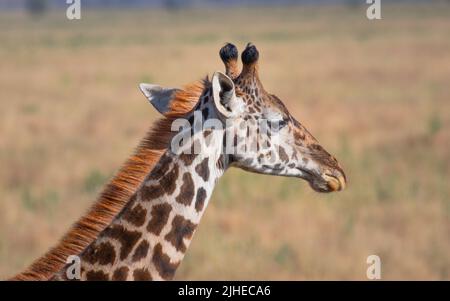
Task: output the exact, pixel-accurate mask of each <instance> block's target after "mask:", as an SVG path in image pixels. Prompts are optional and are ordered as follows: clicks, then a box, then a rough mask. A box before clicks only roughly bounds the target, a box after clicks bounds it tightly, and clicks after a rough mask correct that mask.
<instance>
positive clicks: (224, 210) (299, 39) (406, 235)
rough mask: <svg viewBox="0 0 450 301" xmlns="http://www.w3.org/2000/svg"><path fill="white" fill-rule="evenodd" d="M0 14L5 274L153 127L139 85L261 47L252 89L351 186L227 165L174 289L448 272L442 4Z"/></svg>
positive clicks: (447, 79)
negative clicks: (319, 187) (229, 47)
mask: <svg viewBox="0 0 450 301" xmlns="http://www.w3.org/2000/svg"><path fill="white" fill-rule="evenodd" d="M382 17H383V19H382V20H381V21H368V20H367V19H366V16H365V6H362V7H328V6H323V7H288V8H253V9H252V8H243V9H238V10H235V9H215V10H213V9H210V10H186V11H184V10H180V11H174V12H168V11H163V10H153V11H152V10H148V11H146V10H143V11H138V10H135V11H130V10H129V11H117V10H111V11H104V10H103V11H101V10H94V11H85V12H84V11H83V14H82V19H81V21H68V20H67V19H66V18H65V12H64V11H55V12H51V13H50V14H48V15H46V16H44V17H42V18H37V19H35V18H30V17H29V16H28V15H26V14H22V13H6V12H0V278H2V279H4V278H6V277H8V276H12V275H13V274H14V273H16V272H18V271H19V270H21V269H23V268H25V267H26V266H27V265H28V264H30V263H31V262H32V260H34V259H35V258H37V257H38V256H40V255H42V254H43V253H44V252H45V251H46V250H47V249H48V248H49V247H51V246H53V245H54V244H56V242H57V240H58V239H59V237H60V236H61V235H62V234H63V233H64V232H65V231H67V230H68V228H69V226H70V225H71V224H72V223H73V222H75V220H76V219H77V218H78V217H80V216H81V215H82V214H83V213H84V212H85V211H86V210H87V208H88V207H89V205H90V204H92V203H93V202H94V200H95V198H96V195H97V194H98V193H99V191H101V189H102V186H103V184H104V183H106V182H107V181H108V179H109V178H110V177H111V176H112V175H113V174H114V172H115V171H116V170H117V169H118V168H119V167H120V165H121V164H122V163H123V161H124V160H125V159H126V158H127V156H128V155H129V154H130V153H131V152H132V150H133V148H134V147H135V146H136V145H137V143H138V142H139V140H140V138H141V137H142V136H143V135H144V134H145V132H146V130H147V128H148V127H149V126H150V125H151V124H152V122H153V121H154V120H156V118H157V117H158V115H157V113H156V111H155V110H154V109H153V107H151V106H150V105H149V104H148V103H147V100H146V99H145V98H144V96H143V95H142V94H141V92H140V91H139V89H138V84H139V83H140V82H149V83H158V84H160V85H163V86H182V85H184V84H186V83H189V82H192V81H194V80H197V79H200V78H202V77H204V76H205V75H207V74H209V75H211V74H212V73H213V72H214V71H216V70H223V66H222V63H221V61H220V59H219V55H218V51H219V49H220V47H222V46H223V44H224V43H225V42H233V43H235V44H236V45H237V46H238V48H239V49H240V50H241V51H242V50H243V48H244V47H245V45H246V43H247V42H249V41H251V42H253V43H254V44H255V45H256V46H257V47H258V49H259V51H260V76H261V79H262V82H263V84H264V85H265V88H266V89H267V90H268V91H269V92H271V93H274V94H276V95H277V96H278V97H279V98H281V99H282V100H283V101H284V103H285V104H286V106H287V107H288V109H289V110H290V112H291V113H292V114H293V115H294V116H296V118H297V119H298V120H299V121H300V122H301V123H303V124H304V125H305V126H306V127H307V128H308V129H309V130H310V132H311V133H312V134H313V135H314V136H315V137H316V138H317V139H318V140H319V142H320V143H321V144H322V146H324V147H325V148H326V149H327V150H328V151H329V152H330V153H332V154H334V155H335V156H336V157H337V158H338V159H339V161H340V163H341V164H342V165H343V167H344V170H345V171H346V174H347V178H348V181H349V183H348V188H347V189H346V190H345V191H343V192H339V193H332V194H318V193H316V192H314V191H313V190H312V189H311V188H310V187H309V185H308V184H307V183H306V182H305V181H302V180H299V179H293V178H281V177H278V178H276V177H270V176H263V175H255V174H250V173H246V172H244V171H241V170H237V169H230V170H229V171H228V172H227V173H226V175H225V176H224V177H223V178H222V179H221V180H220V181H219V184H218V185H217V188H216V190H215V193H214V195H213V197H212V199H211V202H210V204H209V207H208V209H207V210H206V213H205V215H204V217H203V220H202V223H201V224H200V226H199V228H198V230H197V233H196V235H195V237H194V239H193V242H192V244H191V247H190V249H189V250H188V253H187V255H186V257H185V260H184V261H183V263H182V264H181V266H180V269H179V271H178V273H177V275H176V279H192V280H200V279H201V280H204V279H264V280H281V279H295V280H304V279H308V280H309V279H319V280H321V279H361V280H364V279H367V278H366V269H367V263H366V258H367V256H369V255H371V254H376V255H379V256H380V258H381V262H382V278H383V279H447V280H450V184H449V183H450V39H449V35H448V33H449V32H450V4H442V5H432V6H421V5H416V6H406V5H405V6H389V5H385V6H383V11H382Z"/></svg>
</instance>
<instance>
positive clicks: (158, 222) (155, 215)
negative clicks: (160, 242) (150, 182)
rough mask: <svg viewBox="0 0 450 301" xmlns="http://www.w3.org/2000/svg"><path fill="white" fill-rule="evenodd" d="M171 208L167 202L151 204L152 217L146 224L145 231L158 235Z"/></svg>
mask: <svg viewBox="0 0 450 301" xmlns="http://www.w3.org/2000/svg"><path fill="white" fill-rule="evenodd" d="M171 210H172V206H170V205H169V204H158V205H155V206H153V208H152V212H151V216H152V217H151V218H150V221H149V223H148V225H147V231H149V232H151V233H153V234H155V235H159V234H160V233H161V230H162V229H163V228H164V226H165V225H166V223H167V219H168V218H169V213H170V211H171Z"/></svg>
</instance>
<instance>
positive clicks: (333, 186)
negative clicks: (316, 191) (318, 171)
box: [322, 174, 347, 191]
mask: <svg viewBox="0 0 450 301" xmlns="http://www.w3.org/2000/svg"><path fill="white" fill-rule="evenodd" d="M322 178H323V179H324V180H325V181H326V183H327V187H328V188H329V189H330V191H341V190H344V189H345V187H346V185H347V183H346V182H347V181H346V179H345V176H344V175H342V174H339V175H330V174H322Z"/></svg>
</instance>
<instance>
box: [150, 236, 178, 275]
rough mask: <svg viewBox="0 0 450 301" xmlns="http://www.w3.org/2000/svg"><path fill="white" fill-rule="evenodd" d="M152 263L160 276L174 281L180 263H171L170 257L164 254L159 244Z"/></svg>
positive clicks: (154, 251)
mask: <svg viewBox="0 0 450 301" xmlns="http://www.w3.org/2000/svg"><path fill="white" fill-rule="evenodd" d="M152 262H153V264H154V265H155V268H156V270H157V271H158V273H159V275H160V276H161V277H162V278H163V279H166V280H169V279H172V278H173V276H174V274H175V271H176V270H177V268H178V265H179V262H177V263H171V262H170V257H169V256H167V254H164V252H163V250H162V246H161V244H157V245H156V246H155V249H154V250H153V256H152Z"/></svg>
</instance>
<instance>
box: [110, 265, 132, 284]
mask: <svg viewBox="0 0 450 301" xmlns="http://www.w3.org/2000/svg"><path fill="white" fill-rule="evenodd" d="M128 271H129V269H128V267H120V268H118V269H117V270H115V271H114V273H113V275H112V280H113V281H125V280H127V276H128Z"/></svg>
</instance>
